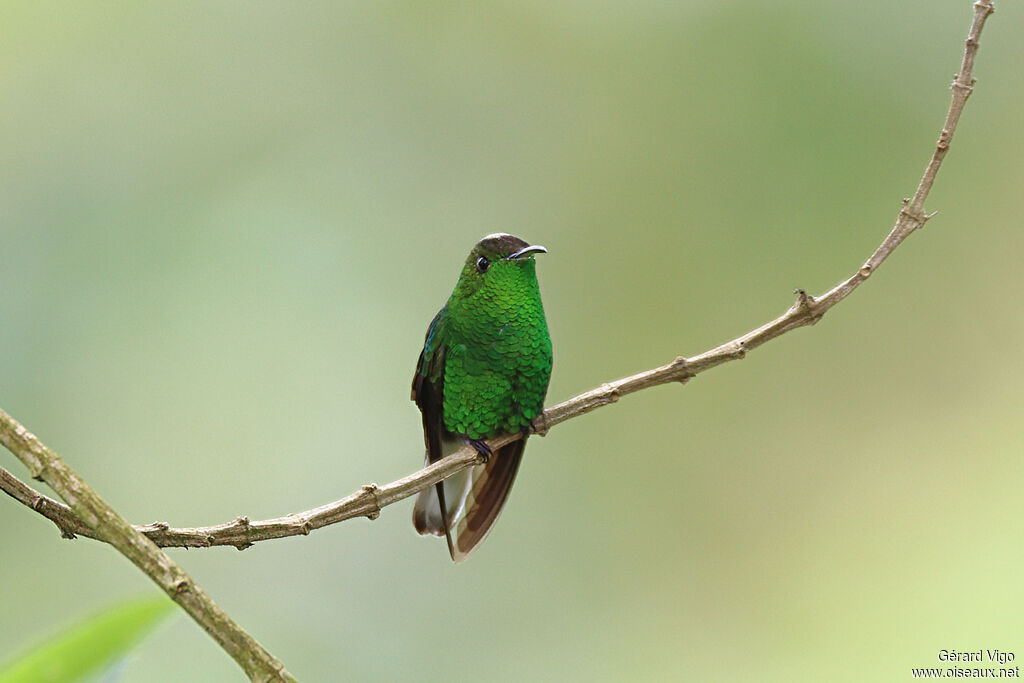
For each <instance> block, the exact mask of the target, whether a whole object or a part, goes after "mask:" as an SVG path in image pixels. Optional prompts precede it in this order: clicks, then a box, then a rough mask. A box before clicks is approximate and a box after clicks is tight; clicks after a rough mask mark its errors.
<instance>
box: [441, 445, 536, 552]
mask: <svg viewBox="0 0 1024 683" xmlns="http://www.w3.org/2000/svg"><path fill="white" fill-rule="evenodd" d="M525 446H526V438H525V437H523V438H522V439H519V440H518V441H513V442H512V443H510V444H508V445H507V446H504V447H502V448H500V449H498V450H496V451H494V453H493V454H492V455H491V457H490V459H489V460H488V461H487V464H486V465H483V466H480V467H474V468H473V469H472V470H471V486H470V487H469V489H468V492H467V495H466V496H465V499H464V503H463V505H462V506H461V507H462V510H460V512H464V513H465V514H463V515H459V516H458V517H453V518H451V519H452V520H453V521H455V533H454V534H453V536H454V543H453V545H452V547H450V548H449V550H450V551H451V555H452V559H453V560H454V561H456V562H462V561H463V560H465V559H466V558H467V557H469V556H470V554H471V553H472V552H473V551H474V550H476V548H477V547H478V546H479V545H480V544H481V543H483V541H484V539H485V538H487V534H488V533H490V531H491V528H492V527H493V526H494V523H495V522H496V521H497V519H498V515H499V514H501V509H502V507H504V505H505V501H506V500H507V499H508V494H509V491H511V490H512V483H513V482H514V481H515V478H516V472H517V471H518V470H519V462H520V460H522V456H523V448H525ZM421 495H422V494H421Z"/></svg>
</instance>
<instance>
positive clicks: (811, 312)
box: [0, 0, 994, 550]
mask: <svg viewBox="0 0 1024 683" xmlns="http://www.w3.org/2000/svg"><path fill="white" fill-rule="evenodd" d="M993 11H994V8H993V6H992V3H991V1H990V0H978V2H976V3H974V19H973V21H972V23H971V29H970V32H969V33H968V36H967V41H966V48H965V50H964V57H963V64H962V65H961V68H960V73H959V74H957V76H956V78H955V80H954V81H953V85H952V90H953V96H952V101H951V102H950V105H949V111H948V112H947V114H946V120H945V123H944V125H943V127H942V133H941V134H940V135H939V140H938V142H937V143H936V145H935V151H934V152H933V153H932V157H931V159H930V160H929V162H928V166H927V167H926V169H925V172H924V175H923V176H922V178H921V182H920V183H919V184H918V186H917V191H916V192H915V193H914V196H913V198H911V199H908V200H904V205H903V208H901V209H900V212H899V215H898V216H897V219H896V224H895V226H894V227H893V229H892V230H891V231H890V233H889V235H888V236H887V237H886V238H885V240H883V241H882V243H881V244H880V245H879V246H878V248H877V249H875V251H874V253H872V254H871V256H870V257H869V258H868V260H867V261H865V262H864V265H862V266H861V267H860V268H859V269H857V271H856V272H855V273H854V274H853V275H851V276H850V277H848V278H847V279H846V280H844V281H842V282H840V283H839V284H838V285H836V286H835V287H833V288H832V289H830V290H829V291H828V292H826V293H824V294H822V295H820V296H817V297H814V296H811V295H809V294H807V293H806V292H804V291H803V290H798V291H797V299H796V302H795V303H794V304H793V305H792V306H791V307H790V308H789V310H788V311H786V312H785V313H784V314H782V315H781V316H779V317H778V318H776V319H775V320H772V321H771V322H768V323H765V324H764V325H762V326H761V327H758V328H757V329H756V330H753V331H751V332H748V333H746V334H744V335H743V336H741V337H737V338H736V339H733V340H732V341H729V342H726V343H725V344H722V345H720V346H716V347H715V348H713V349H711V350H709V351H705V352H704V353H702V354H700V355H697V356H693V357H692V358H683V357H681V356H680V357H678V358H676V359H675V360H674V361H672V362H671V363H668V364H667V365H663V366H661V367H658V368H654V369H652V370H647V371H646V372H641V373H638V374H636V375H631V376H629V377H624V378H622V379H618V380H615V381H614V382H608V383H606V384H602V385H601V386H599V387H597V388H595V389H592V390H590V391H587V392H585V393H582V394H580V395H578V396H575V397H573V398H571V399H569V400H568V401H563V402H562V403H559V404H557V405H554V406H552V407H550V408H548V409H547V410H545V411H544V413H543V414H541V415H540V416H538V417H537V418H536V419H535V420H534V425H533V426H534V431H536V432H537V433H540V434H545V433H547V431H548V430H549V429H550V428H551V427H554V426H555V425H557V424H560V423H562V422H565V421H566V420H571V419H572V418H574V417H578V416H580V415H583V414H584V413H589V412H590V411H592V410H595V409H597V408H600V407H601V406H605V405H608V404H609V403H615V402H616V401H617V400H619V398H620V397H622V396H626V395H628V394H632V393H636V392H637V391H641V390H643V389H648V388H650V387H655V386H659V385H661V384H667V383H669V382H686V381H687V380H689V379H690V378H691V377H695V376H696V375H698V374H700V373H702V372H704V371H705V370H710V369H711V368H714V367H717V366H719V365H722V364H723V363H727V362H729V361H732V360H739V359H741V358H744V357H745V356H746V354H747V353H748V352H749V351H751V350H753V349H756V348H757V347H758V346H761V345H762V344H764V343H765V342H768V341H770V340H772V339H775V338H776V337H778V336H779V335H781V334H784V333H786V332H789V331H790V330H794V329H796V328H798V327H804V326H806V325H813V324H814V323H816V322H818V321H819V320H821V318H822V316H824V315H825V313H826V312H827V311H828V310H829V309H831V308H832V307H833V306H835V305H836V304H837V303H839V302H840V301H842V300H843V299H845V298H846V297H847V296H849V294H850V293H851V292H852V291H853V290H854V289H856V288H857V287H859V286H860V285H861V283H863V282H864V281H865V280H867V279H868V277H870V276H871V274H872V273H873V272H875V270H877V269H878V267H879V266H880V265H881V264H882V263H883V262H884V261H885V259H886V258H888V257H889V254H891V253H892V252H893V250H895V249H896V247H898V246H899V245H900V244H901V243H902V242H903V240H905V239H906V238H907V237H908V236H909V235H910V234H911V233H913V232H914V231H915V230H917V229H919V228H920V227H922V226H923V225H924V224H925V222H926V221H927V220H928V219H929V218H931V216H932V215H934V214H925V213H924V202H925V199H926V198H927V197H928V193H929V192H930V191H931V188H932V185H933V184H934V182H935V175H936V174H937V173H938V170H939V167H940V166H941V165H942V160H943V159H944V158H945V156H946V152H947V151H948V150H949V145H950V142H951V141H952V139H953V133H954V132H955V131H956V126H957V122H958V121H959V120H960V113H961V112H962V111H963V108H964V104H965V103H966V102H967V98H968V97H969V96H970V94H971V92H972V90H973V87H974V83H975V79H974V77H973V71H974V58H975V55H976V54H977V52H978V39H979V37H980V36H981V29H982V27H983V26H984V24H985V20H986V19H987V18H988V17H989V15H990V14H992V12H993ZM13 424H15V425H16V424H17V423H13ZM18 426H19V427H20V425H18ZM8 428H10V427H8ZM518 438H520V437H519V435H518V434H515V435H505V436H501V437H498V438H496V439H492V440H490V441H489V443H490V445H491V447H492V449H497V448H499V447H500V446H503V445H505V444H506V443H509V442H511V441H514V440H516V439H518ZM478 463H479V456H478V455H477V453H476V451H475V450H474V449H472V448H470V447H465V448H463V449H461V450H459V451H458V452H456V453H453V454H452V455H449V456H448V457H446V458H442V459H441V460H439V461H437V462H435V463H433V464H431V465H429V466H428V467H425V468H423V469H422V470H419V471H418V472H414V473H413V474H410V475H409V476H407V477H403V478H402V479H399V480H397V481H394V482H391V483H390V484H385V485H383V486H377V485H375V484H368V485H366V486H363V487H362V488H361V489H359V490H358V491H355V492H354V493H352V494H351V495H349V496H347V497H345V498H342V499H340V500H336V501H334V502H331V503H327V504H325V505H321V506H320V507H316V508H313V509H311V510H305V511H303V512H295V513H292V514H289V515H285V516H284V517H278V518H275V519H266V520H261V521H258V522H251V521H249V519H248V518H246V517H238V518H237V519H235V520H234V521H231V522H228V523H226V524H219V525H216V526H206V527H190V528H172V527H170V526H168V525H167V524H164V523H162V522H155V523H153V524H147V525H145V526H137V527H135V528H136V529H137V530H138V531H140V532H141V533H143V534H145V535H146V536H148V537H149V539H150V540H152V541H153V542H154V543H156V544H157V545H159V546H165V547H166V546H176V547H189V548H205V547H210V546H234V547H236V548H238V549H239V550H244V549H245V548H248V547H249V546H251V545H252V544H253V543H256V542H258V541H266V540H270V539H274V538H284V537H287V536H298V535H304V534H309V532H311V531H314V530H316V529H319V528H321V527H325V526H328V525H330V524H336V523H338V522H341V521H344V520H346V519H351V518H353V517H369V518H370V519H375V518H376V517H377V516H378V515H379V514H380V510H381V508H383V507H385V506H387V505H390V504H392V503H395V502H397V501H399V500H402V499H403V498H407V497H409V496H411V495H413V494H415V493H418V492H420V491H422V490H423V489H426V488H428V487H430V486H433V485H434V484H436V483H437V482H439V481H441V480H442V479H445V478H447V477H449V476H451V475H453V474H455V473H456V472H458V471H460V470H463V469H465V468H467V467H471V466H473V465H475V464H478ZM0 475H6V476H0V488H2V489H3V490H4V491H6V492H7V493H9V494H10V495H11V496H12V497H14V498H16V499H17V500H20V501H21V502H22V503H24V504H26V505H28V506H29V507H31V508H33V509H34V510H36V511H37V512H39V513H40V514H43V515H45V516H46V517H47V518H49V519H50V520H51V521H53V522H54V523H55V524H56V525H57V527H58V528H59V529H60V530H61V532H62V533H63V534H64V535H65V536H68V535H69V534H71V535H73V534H79V535H82V536H89V535H90V534H89V533H87V527H85V529H83V527H84V525H82V524H81V522H80V521H78V520H77V519H76V518H75V516H74V513H73V512H72V511H71V510H70V509H69V508H67V507H66V506H64V505H62V504H61V503H59V502H57V501H54V500H51V499H49V498H47V497H46V496H43V495H42V494H40V493H38V492H36V491H34V490H33V489H31V488H30V487H28V486H27V485H25V484H23V483H21V482H20V481H18V480H17V479H15V478H14V477H13V476H12V475H10V474H9V473H7V472H5V471H3V470H0ZM10 479H13V481H14V482H16V483H13V482H11V481H10Z"/></svg>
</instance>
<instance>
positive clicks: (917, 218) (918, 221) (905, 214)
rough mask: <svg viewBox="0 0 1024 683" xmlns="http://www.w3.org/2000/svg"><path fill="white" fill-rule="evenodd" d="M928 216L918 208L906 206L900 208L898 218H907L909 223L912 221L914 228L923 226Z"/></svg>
mask: <svg viewBox="0 0 1024 683" xmlns="http://www.w3.org/2000/svg"><path fill="white" fill-rule="evenodd" d="M933 215H934V214H933ZM928 218H929V217H928V216H926V215H924V214H923V213H921V211H920V210H914V209H908V208H906V207H904V208H902V209H900V219H901V220H902V219H907V220H908V221H910V222H911V223H914V224H915V226H914V229H917V228H922V227H924V224H925V221H927V220H928Z"/></svg>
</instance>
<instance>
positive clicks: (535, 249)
mask: <svg viewBox="0 0 1024 683" xmlns="http://www.w3.org/2000/svg"><path fill="white" fill-rule="evenodd" d="M546 253H548V250H547V249H546V248H545V247H542V246H541V245H539V244H531V245H530V246H528V247H523V248H522V249H520V250H519V251H517V252H515V253H514V254H509V255H508V256H506V257H505V258H507V259H508V260H509V261H515V260H517V259H521V258H526V257H527V256H529V255H530V254H546Z"/></svg>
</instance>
